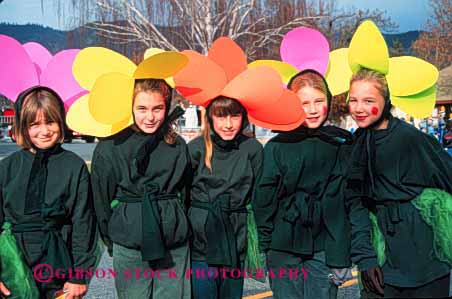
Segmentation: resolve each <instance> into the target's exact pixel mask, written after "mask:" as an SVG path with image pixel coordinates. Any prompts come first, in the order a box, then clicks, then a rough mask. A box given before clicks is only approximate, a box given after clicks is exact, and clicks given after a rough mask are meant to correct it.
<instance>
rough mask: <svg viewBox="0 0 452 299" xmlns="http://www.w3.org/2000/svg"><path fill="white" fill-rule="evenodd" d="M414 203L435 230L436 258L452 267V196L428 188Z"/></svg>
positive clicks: (434, 245)
mask: <svg viewBox="0 0 452 299" xmlns="http://www.w3.org/2000/svg"><path fill="white" fill-rule="evenodd" d="M412 203H413V205H414V206H415V207H416V209H418V210H419V213H420V214H421V217H422V219H423V220H424V221H425V222H426V223H427V224H428V225H429V226H430V227H431V228H432V230H433V249H434V252H435V256H436V257H437V258H438V259H439V260H440V261H442V262H445V263H448V264H449V265H452V195H451V194H449V193H447V192H445V191H443V190H439V189H431V188H426V189H424V190H423V191H422V193H421V195H420V196H418V197H417V198H415V199H414V200H413V201H412Z"/></svg>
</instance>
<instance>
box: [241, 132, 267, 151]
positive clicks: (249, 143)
mask: <svg viewBox="0 0 452 299" xmlns="http://www.w3.org/2000/svg"><path fill="white" fill-rule="evenodd" d="M240 148H241V149H244V150H246V151H248V152H250V153H251V154H254V153H257V152H261V151H262V150H263V146H262V143H260V142H259V141H258V140H257V139H256V138H253V137H248V136H243V141H242V142H241V143H240Z"/></svg>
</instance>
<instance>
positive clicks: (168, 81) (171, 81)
mask: <svg viewBox="0 0 452 299" xmlns="http://www.w3.org/2000/svg"><path fill="white" fill-rule="evenodd" d="M163 52H165V51H164V50H162V49H159V48H149V49H147V50H146V52H144V59H148V58H149V57H151V56H154V55H156V54H160V53H163ZM165 81H166V84H168V85H169V86H171V88H174V86H176V84H175V83H174V79H173V77H168V78H165Z"/></svg>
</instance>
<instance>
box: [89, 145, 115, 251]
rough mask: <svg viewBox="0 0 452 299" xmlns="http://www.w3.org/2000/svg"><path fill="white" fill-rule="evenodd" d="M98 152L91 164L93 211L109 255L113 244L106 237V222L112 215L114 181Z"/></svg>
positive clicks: (110, 170)
mask: <svg viewBox="0 0 452 299" xmlns="http://www.w3.org/2000/svg"><path fill="white" fill-rule="evenodd" d="M111 163H112V162H111V161H108V160H106V159H105V158H104V157H103V156H102V155H101V154H99V152H98V151H95V152H94V155H93V161H92V164H91V182H92V187H93V201H94V209H95V211H96V217H97V223H98V225H99V231H100V235H101V238H102V241H103V242H104V244H105V245H106V246H107V248H108V252H109V254H110V255H111V254H112V249H113V243H112V241H111V240H110V238H109V237H108V222H109V220H110V217H111V215H112V208H111V207H110V204H111V202H112V201H113V199H114V196H115V192H116V179H115V174H114V171H113V167H112V165H111Z"/></svg>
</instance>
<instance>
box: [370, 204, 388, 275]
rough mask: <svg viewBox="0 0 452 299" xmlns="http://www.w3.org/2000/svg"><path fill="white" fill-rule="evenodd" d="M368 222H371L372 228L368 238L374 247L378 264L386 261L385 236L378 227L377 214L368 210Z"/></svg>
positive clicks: (381, 264)
mask: <svg viewBox="0 0 452 299" xmlns="http://www.w3.org/2000/svg"><path fill="white" fill-rule="evenodd" d="M369 218H370V222H371V223H372V230H371V233H370V238H371V241H372V245H373V247H374V250H375V253H376V254H377V261H378V264H379V265H380V266H383V264H384V263H385V261H386V255H385V247H386V246H385V238H384V236H383V234H382V232H381V231H380V228H379V227H378V220H377V216H376V215H375V214H374V213H372V212H370V213H369Z"/></svg>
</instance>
